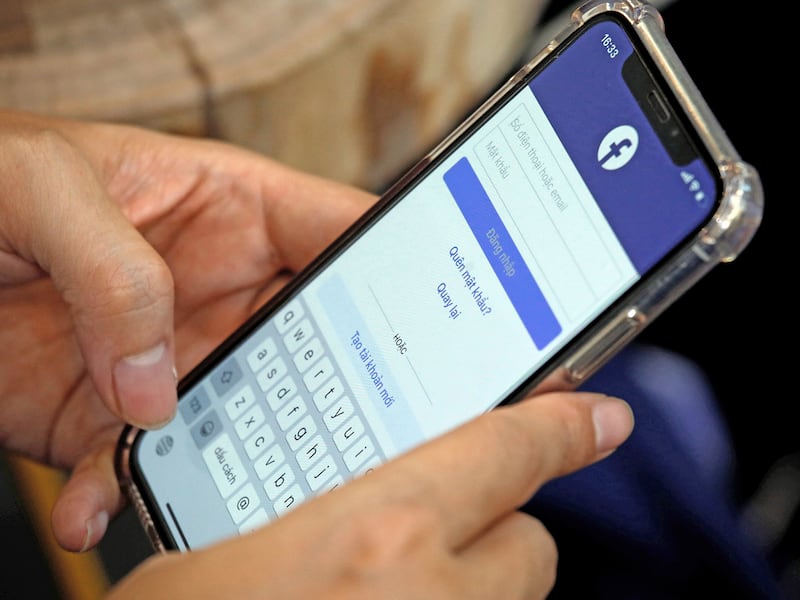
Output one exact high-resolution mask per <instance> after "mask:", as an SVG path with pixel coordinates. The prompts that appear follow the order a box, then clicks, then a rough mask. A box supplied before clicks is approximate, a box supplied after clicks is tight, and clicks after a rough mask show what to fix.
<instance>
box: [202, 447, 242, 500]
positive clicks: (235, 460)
mask: <svg viewBox="0 0 800 600" xmlns="http://www.w3.org/2000/svg"><path fill="white" fill-rule="evenodd" d="M203 460H204V461H205V463H206V467H208V471H209V473H211V479H212V480H213V481H214V485H216V486H217V490H219V493H220V495H221V496H222V497H223V498H228V497H229V496H230V495H231V494H233V492H235V491H236V490H237V489H239V487H240V486H241V485H242V484H244V483H245V481H247V471H245V468H244V466H243V465H242V461H241V460H239V455H238V454H237V453H236V448H235V447H234V445H233V443H232V442H231V439H230V437H228V434H227V433H223V434H222V435H221V436H219V437H218V438H217V439H215V440H214V443H213V444H211V445H209V446H208V447H207V448H206V449H205V450H203Z"/></svg>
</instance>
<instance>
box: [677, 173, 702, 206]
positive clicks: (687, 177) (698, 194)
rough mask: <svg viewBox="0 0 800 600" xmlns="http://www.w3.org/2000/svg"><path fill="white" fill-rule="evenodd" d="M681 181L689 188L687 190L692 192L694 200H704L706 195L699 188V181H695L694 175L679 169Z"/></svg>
mask: <svg viewBox="0 0 800 600" xmlns="http://www.w3.org/2000/svg"><path fill="white" fill-rule="evenodd" d="M681 181H683V183H685V184H686V186H687V187H688V188H689V191H690V192H691V193H692V194H694V200H695V202H702V201H703V200H705V197H706V195H705V194H704V193H703V190H702V189H700V182H699V181H697V179H696V178H695V176H694V175H692V174H691V173H689V171H681Z"/></svg>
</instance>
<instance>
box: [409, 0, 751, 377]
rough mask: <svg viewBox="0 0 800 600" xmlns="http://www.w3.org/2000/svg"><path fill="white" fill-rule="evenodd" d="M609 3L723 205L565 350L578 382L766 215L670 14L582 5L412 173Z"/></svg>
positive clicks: (565, 371)
mask: <svg viewBox="0 0 800 600" xmlns="http://www.w3.org/2000/svg"><path fill="white" fill-rule="evenodd" d="M609 11H613V12H616V13H618V14H619V15H622V16H623V17H624V18H625V19H627V20H628V21H629V22H630V24H631V25H632V26H633V28H634V29H635V31H636V32H638V34H639V38H640V42H641V43H642V45H643V46H644V48H645V49H646V50H647V51H648V52H649V54H650V56H651V58H652V59H653V61H654V62H655V64H656V66H657V67H658V69H659V70H660V72H661V74H662V75H663V77H664V79H665V81H666V82H667V83H668V84H669V85H670V86H671V89H672V91H673V93H674V94H675V96H676V98H677V100H678V102H679V104H680V105H681V106H682V107H683V109H684V110H685V113H686V116H687V117H688V119H689V122H690V124H691V125H692V126H693V127H694V129H695V130H696V133H697V134H698V135H699V137H700V141H701V143H702V144H703V145H704V147H705V150H706V151H707V152H708V154H709V155H710V156H711V158H712V160H714V162H715V163H716V164H717V166H718V168H719V176H720V179H721V182H722V195H723V198H722V202H721V204H720V207H719V210H718V211H717V212H716V213H715V214H714V216H713V218H712V219H711V220H710V221H709V222H708V223H707V224H706V226H705V227H704V228H703V229H702V230H701V231H700V232H699V233H698V234H697V236H696V237H695V239H694V240H692V241H691V242H690V243H689V244H687V245H686V247H685V248H684V249H683V250H682V251H681V252H679V253H678V254H676V255H675V256H674V257H673V259H672V260H670V261H669V262H668V263H667V264H665V265H663V266H662V267H661V269H660V271H659V272H658V273H657V274H656V275H655V277H652V278H648V283H647V284H646V285H644V286H640V287H639V288H637V290H636V291H634V292H633V293H631V294H629V295H628V296H627V297H626V301H625V302H624V304H623V305H622V306H621V307H620V309H619V310H617V311H615V312H614V313H612V314H611V315H609V316H607V318H606V319H605V320H604V321H603V322H602V324H601V325H600V326H599V327H597V328H595V329H594V330H593V331H592V332H591V333H590V334H589V335H588V336H587V337H585V338H584V340H583V343H581V344H578V345H576V346H574V347H573V349H572V350H571V351H569V352H568V353H567V354H565V355H564V356H563V361H562V364H561V368H562V372H561V373H560V376H561V377H562V378H565V379H566V380H568V381H570V382H572V383H574V384H580V383H581V382H583V381H585V380H586V379H587V378H588V377H589V376H590V375H591V374H592V373H594V372H595V371H597V369H599V368H600V367H601V366H602V365H603V364H605V363H606V362H607V361H608V360H609V359H610V358H611V357H612V356H613V355H614V354H615V353H616V352H617V351H619V350H620V349H621V348H622V347H623V346H624V345H625V344H627V343H628V342H629V341H630V340H631V339H633V338H634V337H635V336H636V335H638V334H639V333H640V332H641V331H642V330H643V329H644V328H645V327H646V326H647V325H648V324H649V323H650V322H652V320H653V319H654V318H655V317H657V316H658V315H659V314H661V313H662V312H663V311H664V309H666V308H667V307H668V306H669V305H670V304H672V303H673V302H674V301H675V300H677V299H678V298H679V297H680V296H681V295H682V294H683V293H684V292H686V290H688V289H689V288H691V286H692V285H693V284H694V283H695V282H696V281H697V280H699V279H700V278H701V277H703V275H705V274H706V273H707V272H708V271H709V270H710V269H712V268H713V267H714V266H716V265H717V264H719V263H722V262H730V261H732V260H734V259H735V258H736V257H737V256H738V255H739V253H740V252H741V251H742V250H743V249H744V248H745V247H746V246H747V244H748V243H749V242H750V240H751V239H752V237H753V235H754V234H755V232H756V230H757V229H758V227H759V225H760V223H761V218H762V213H763V190H762V187H761V181H760V178H759V175H758V172H757V171H756V170H755V168H754V167H753V166H751V165H750V164H748V163H746V162H744V161H743V160H742V159H741V158H740V156H739V155H738V153H737V152H736V150H735V149H734V147H733V146H732V144H731V142H730V140H729V139H728V136H727V135H726V133H725V131H724V130H723V129H722V127H721V126H720V124H719V123H718V121H717V119H716V117H715V116H714V114H713V113H712V112H711V110H710V108H709V107H708V105H707V104H706V102H705V100H704V98H703V97H702V95H701V94H700V91H699V90H698V88H697V87H696V85H695V84H694V82H693V81H692V78H691V76H690V75H689V73H688V72H687V71H686V70H685V68H684V66H683V63H682V62H681V61H680V59H679V58H678V56H677V55H676V54H675V52H674V50H673V48H672V45H671V44H670V42H669V41H668V39H667V37H666V35H665V32H664V21H663V19H662V16H661V13H660V12H659V11H658V9H657V8H656V7H654V6H653V5H651V4H648V3H645V2H640V1H638V0H622V1H619V2H604V1H602V0H590V1H589V2H586V3H584V4H583V5H581V6H579V7H578V8H576V9H575V10H574V11H573V13H572V15H571V18H570V21H569V24H568V25H567V26H566V27H565V28H564V29H562V31H561V32H560V33H558V34H557V35H556V36H555V37H554V39H553V40H552V41H550V42H549V43H547V44H546V46H545V47H544V48H543V49H542V50H541V51H540V52H539V53H538V54H536V55H535V56H534V57H533V58H532V59H531V60H530V61H529V62H528V63H527V64H526V65H525V66H524V67H523V68H522V69H520V70H519V71H518V72H517V73H516V74H515V75H514V76H513V77H511V79H509V81H508V82H507V83H506V84H505V85H503V86H502V87H501V88H500V89H498V90H497V91H496V92H495V93H494V94H493V95H492V96H491V97H490V98H489V99H488V100H487V101H486V102H485V103H484V104H483V106H482V107H481V108H479V109H478V111H476V112H475V113H474V114H473V115H471V116H470V117H469V119H467V120H466V121H465V122H464V123H462V124H461V125H460V126H459V127H458V128H457V129H456V130H455V131H453V132H452V134H450V135H449V136H448V137H447V138H446V139H445V140H444V141H442V143H441V144H439V145H438V146H437V147H436V148H434V149H433V150H432V151H431V152H430V153H429V154H428V155H427V156H426V157H425V159H424V160H423V161H421V162H420V164H419V165H418V166H417V167H415V168H414V169H413V170H412V172H411V173H410V177H412V176H413V175H414V174H415V173H416V172H417V169H421V168H423V167H424V166H425V165H426V164H427V163H429V162H431V161H432V160H433V159H434V158H435V157H436V156H438V155H439V154H440V153H441V152H443V151H445V150H446V149H447V147H448V146H449V145H450V143H451V141H452V140H454V139H456V138H458V137H459V136H460V135H461V134H462V133H463V132H464V131H466V130H468V129H469V128H470V127H471V126H473V125H474V124H475V122H476V121H478V120H479V119H480V118H481V117H482V116H483V115H484V113H485V112H486V111H488V110H490V109H491V108H492V106H493V105H494V104H495V101H496V100H498V99H500V98H502V97H504V96H505V95H506V94H507V92H508V90H509V89H510V88H512V87H514V86H515V85H516V84H518V82H519V81H520V80H522V79H524V78H525V77H526V76H527V75H528V73H529V72H530V71H531V70H532V69H533V68H534V67H535V66H536V65H537V64H538V63H539V62H540V61H542V60H543V59H545V58H546V57H548V55H549V54H550V53H551V52H553V51H554V50H556V48H558V47H559V45H560V44H561V43H562V42H563V41H564V40H566V39H567V38H568V37H569V36H570V35H572V34H573V33H574V32H575V31H576V30H578V29H580V28H581V27H583V26H584V24H585V23H586V22H587V21H588V20H589V19H591V18H592V17H595V16H597V15H599V14H601V13H606V12H609ZM404 181H405V178H404V179H403V180H401V182H399V185H398V189H399V187H402V183H403V182H404Z"/></svg>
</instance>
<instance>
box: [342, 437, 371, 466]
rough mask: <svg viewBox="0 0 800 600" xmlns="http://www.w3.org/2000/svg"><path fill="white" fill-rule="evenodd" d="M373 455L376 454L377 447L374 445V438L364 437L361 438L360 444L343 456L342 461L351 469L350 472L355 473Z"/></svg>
mask: <svg viewBox="0 0 800 600" xmlns="http://www.w3.org/2000/svg"><path fill="white" fill-rule="evenodd" d="M373 454H375V445H374V444H373V443H372V438H370V437H369V436H368V435H363V436H361V437H360V438H359V440H358V443H356V444H354V445H353V446H352V447H351V448H350V449H349V450H348V451H347V452H345V453H344V454H343V455H342V460H344V464H345V466H346V467H347V468H348V469H350V472H351V473H353V472H355V470H356V469H358V467H360V466H361V465H362V464H364V462H365V461H366V460H367V459H368V458H369V457H370V456H372V455H373Z"/></svg>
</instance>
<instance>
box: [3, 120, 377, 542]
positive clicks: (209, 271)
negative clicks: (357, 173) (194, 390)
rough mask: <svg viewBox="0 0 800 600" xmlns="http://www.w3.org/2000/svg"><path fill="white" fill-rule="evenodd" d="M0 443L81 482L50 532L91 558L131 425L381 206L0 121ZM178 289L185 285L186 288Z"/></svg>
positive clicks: (288, 176)
mask: <svg viewBox="0 0 800 600" xmlns="http://www.w3.org/2000/svg"><path fill="white" fill-rule="evenodd" d="M0 141H2V147H3V152H2V153H0V178H1V179H2V181H3V189H4V191H3V192H2V193H0V315H2V327H0V398H2V401H1V402H0V444H1V445H2V446H3V447H4V448H6V449H8V450H11V451H14V452H19V453H22V454H24V455H27V456H29V457H32V458H34V459H36V460H39V461H42V462H45V463H47V464H50V465H53V466H56V467H59V468H65V469H68V470H71V471H72V473H71V476H70V479H69V481H68V482H67V484H66V485H65V487H64V489H63V491H62V494H61V496H60V498H59V499H58V501H57V503H56V505H55V507H54V511H53V517H52V523H53V529H54V533H55V535H56V538H57V539H58V541H59V542H60V543H61V545H62V546H64V547H65V548H67V549H70V550H82V549H87V548H90V547H92V546H94V545H95V544H96V543H97V542H98V541H99V540H100V538H101V537H102V535H103V533H104V532H105V529H106V525H107V521H108V518H109V516H111V515H113V514H114V513H115V512H117V511H118V510H119V509H120V508H121V506H122V504H123V499H122V497H121V494H120V490H119V486H118V483H117V480H116V477H115V474H114V469H113V450H114V445H115V443H116V440H117V437H118V435H119V433H120V430H121V427H122V421H123V420H124V421H127V422H131V423H134V424H136V425H139V426H143V427H146V428H152V427H157V426H158V425H159V424H160V423H163V422H165V421H167V420H168V419H169V418H170V417H171V415H172V414H173V413H174V411H175V403H176V390H175V383H176V381H175V376H176V375H175V373H174V370H173V369H174V366H173V364H174V363H173V361H174V360H175V358H174V357H177V365H176V366H177V372H178V373H184V372H186V371H187V370H188V369H189V368H191V367H192V366H193V365H194V364H195V363H196V362H198V361H199V360H200V359H201V358H202V357H203V356H205V355H206V354H207V353H208V352H209V351H210V350H211V349H212V348H213V347H214V346H216V345H217V344H218V343H219V342H220V341H221V340H222V339H223V338H224V337H225V336H226V335H227V334H228V333H230V332H231V331H232V330H233V329H234V328H235V326H236V325H238V324H239V323H240V322H242V321H243V320H244V319H245V318H246V317H247V316H249V315H250V314H251V312H252V311H253V310H254V309H256V308H257V307H258V306H259V305H261V304H262V303H263V302H264V301H265V300H266V299H267V298H268V297H269V296H270V295H272V294H273V293H274V292H275V291H276V290H277V289H279V288H280V287H281V286H282V285H283V284H284V283H285V282H286V280H287V279H288V277H289V276H290V275H291V273H292V272H294V271H296V270H297V269H299V268H300V267H302V266H303V265H304V264H305V263H306V262H308V261H309V260H310V259H311V258H313V257H314V256H315V255H316V254H317V253H319V251H321V250H322V248H323V247H324V246H325V245H326V244H327V243H329V242H330V241H331V240H332V239H333V238H334V237H335V236H336V235H337V234H338V233H339V232H341V231H342V230H343V229H344V228H345V227H346V226H347V225H349V224H350V223H351V222H352V221H353V220H354V219H355V218H356V217H357V216H358V215H360V214H361V213H362V212H363V210H364V209H365V208H366V207H367V206H369V205H370V204H371V202H372V201H373V198H372V196H371V195H369V194H366V193H364V192H360V191H357V190H354V189H351V188H348V187H346V186H343V185H339V184H336V183H333V182H329V181H323V180H320V179H318V178H314V177H311V176H308V175H305V174H300V173H297V172H295V171H292V170H290V169H288V168H286V167H283V166H280V165H277V164H275V163H274V162H271V161H269V160H267V159H265V158H263V157H260V156H258V155H255V154H252V153H248V152H246V151H244V150H240V149H236V148H233V147H230V146H226V145H222V144H218V143H215V142H210V141H201V140H191V139H183V138H178V137H172V136H166V135H162V134H158V133H154V132H148V131H144V130H139V129H135V128H130V127H122V126H113V125H103V124H92V123H79V122H70V121H62V120H50V119H44V118H41V117H35V116H33V115H26V114H22V113H15V112H9V111H0ZM173 286H174V287H173Z"/></svg>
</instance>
